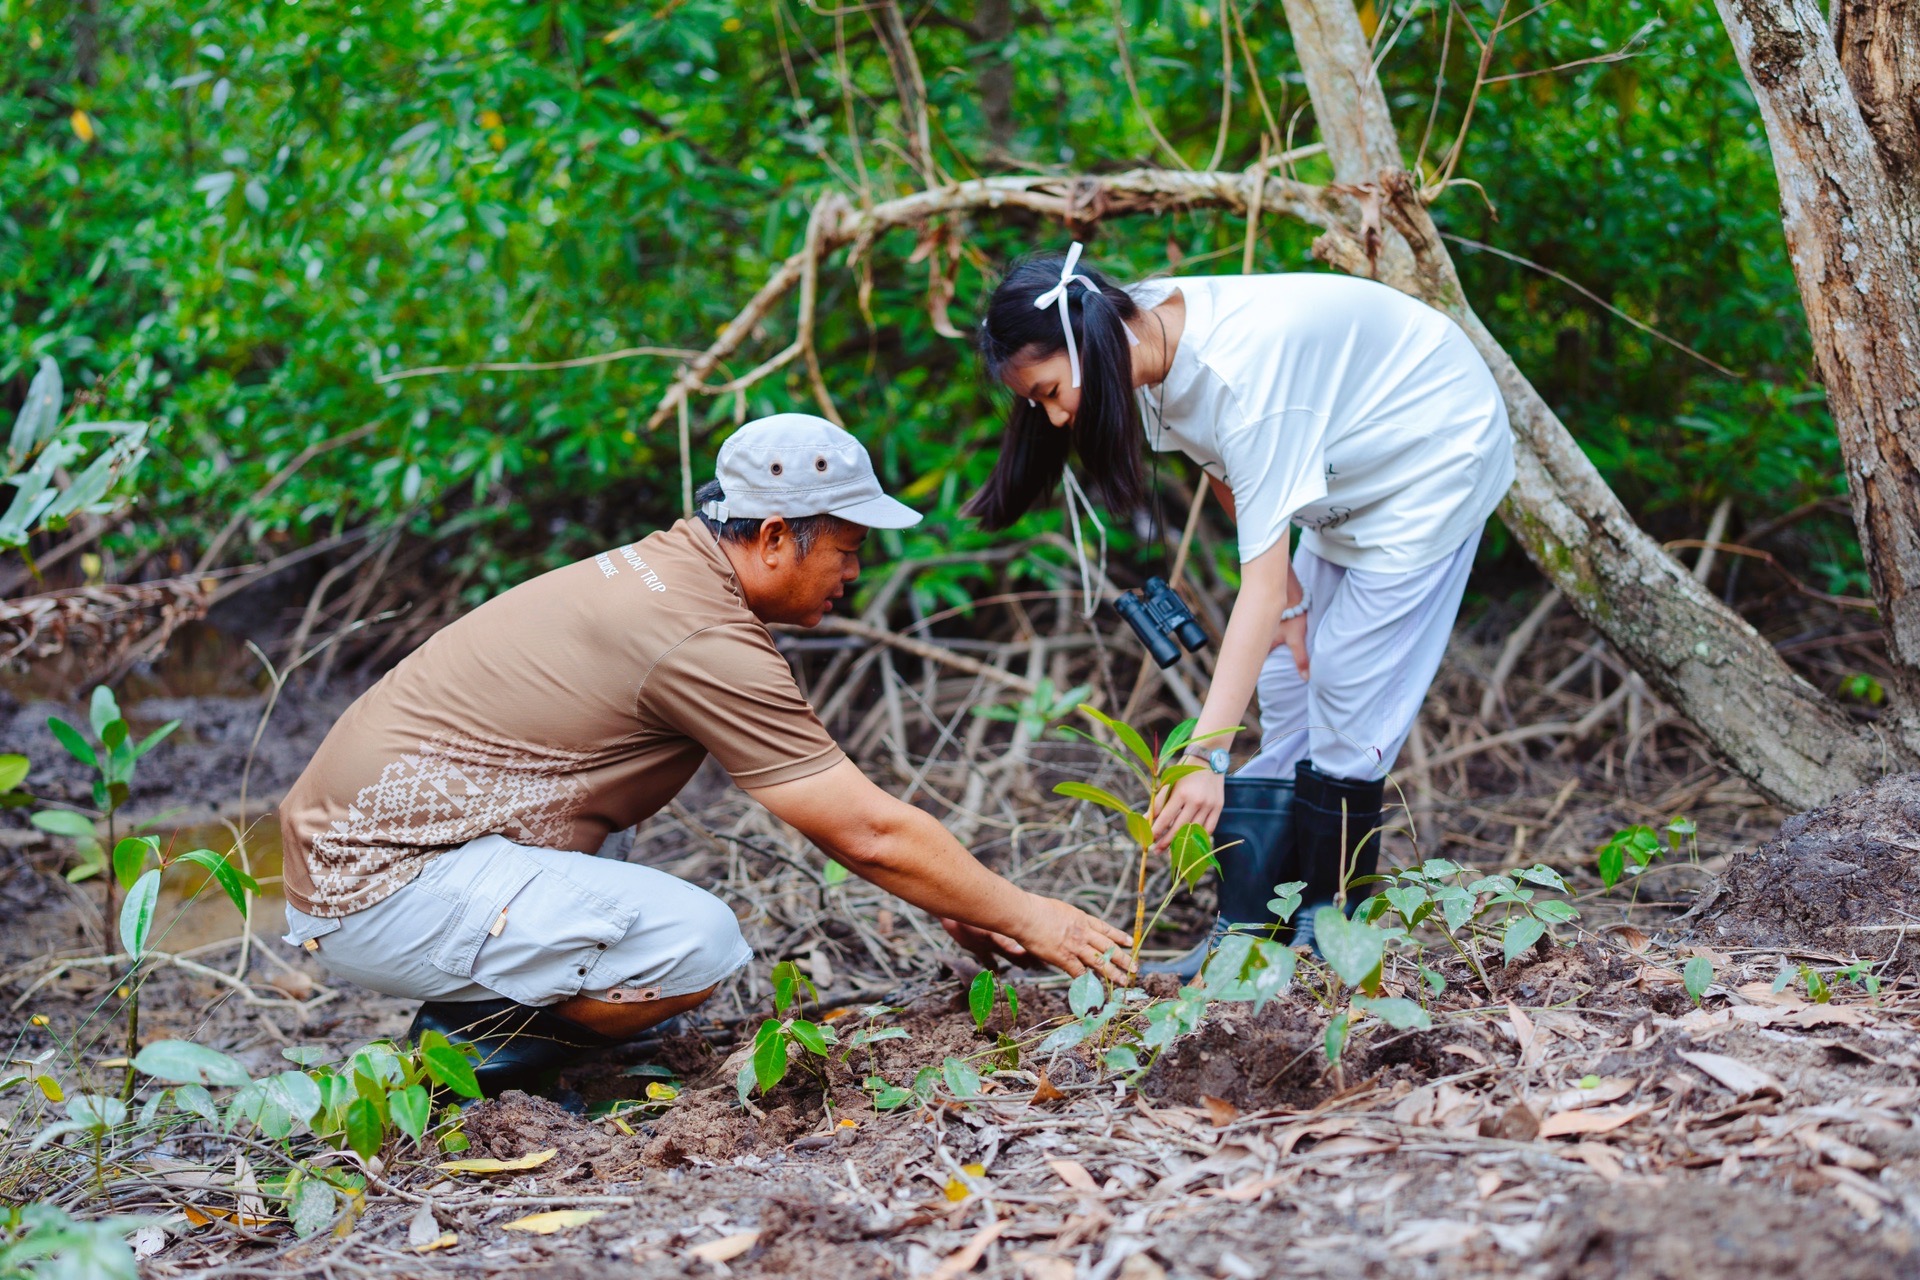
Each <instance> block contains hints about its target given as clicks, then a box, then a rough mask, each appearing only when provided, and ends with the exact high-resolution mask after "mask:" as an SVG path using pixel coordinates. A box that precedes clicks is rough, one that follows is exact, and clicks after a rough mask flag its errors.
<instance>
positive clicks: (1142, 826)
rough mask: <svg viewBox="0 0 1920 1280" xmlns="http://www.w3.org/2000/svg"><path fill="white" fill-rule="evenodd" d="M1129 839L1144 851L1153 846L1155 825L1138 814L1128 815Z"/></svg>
mask: <svg viewBox="0 0 1920 1280" xmlns="http://www.w3.org/2000/svg"><path fill="white" fill-rule="evenodd" d="M1127 837H1128V838H1129V839H1131V840H1132V841H1133V842H1134V843H1135V844H1137V845H1139V846H1140V847H1141V848H1142V849H1145V848H1148V847H1150V846H1151V845H1152V844H1153V824H1152V823H1151V822H1148V821H1147V820H1146V819H1145V818H1143V817H1141V816H1140V815H1139V814H1137V813H1129V814H1128V815H1127Z"/></svg>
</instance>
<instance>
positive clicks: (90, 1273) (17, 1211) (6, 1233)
mask: <svg viewBox="0 0 1920 1280" xmlns="http://www.w3.org/2000/svg"><path fill="white" fill-rule="evenodd" d="M137 1225H139V1223H138V1222H137V1221H136V1220H129V1219H120V1220H114V1221H105V1222H87V1221H84V1220H82V1219H79V1218H75V1217H72V1216H70V1215H69V1214H67V1213H66V1212H65V1211H64V1210H62V1209H59V1208H57V1207H55V1206H54V1205H50V1204H21V1205H9V1206H7V1208H6V1209H5V1210H4V1211H3V1212H0V1277H4V1278H5V1280H17V1278H19V1277H31V1278H32V1280H135V1277H136V1276H137V1275H138V1274H139V1266H138V1264H137V1263H136V1262H135V1260H134V1256H133V1250H132V1249H130V1248H128V1247H127V1241H126V1233H127V1232H128V1231H130V1230H132V1229H133V1228H134V1227H135V1226H137Z"/></svg>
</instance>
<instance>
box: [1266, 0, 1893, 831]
mask: <svg viewBox="0 0 1920 1280" xmlns="http://www.w3.org/2000/svg"><path fill="white" fill-rule="evenodd" d="M1721 2H1722V3H1723V4H1724V3H1727V0H1721ZM1285 7H1286V13H1287V22H1288V25H1289V26H1290V27H1291V28H1292V31H1293V38H1294V48H1295V50H1296V52H1297V53H1298V55H1299V58H1300V63H1301V67H1302V70H1303V71H1304V72H1305V76H1306V81H1307V90H1308V93H1309V94H1310V95H1311V96H1312V99H1313V107H1314V114H1315V117H1316V119H1317V123H1318V125H1319V129H1320V135H1321V138H1322V139H1323V140H1324V141H1325V142H1326V143H1327V146H1328V150H1329V152H1330V153H1331V155H1332V158H1333V164H1334V174H1335V176H1336V178H1337V179H1338V180H1339V181H1340V182H1341V183H1342V184H1345V185H1347V186H1349V187H1361V188H1365V189H1366V190H1367V191H1368V192H1369V194H1370V197H1371V198H1373V199H1377V200H1379V201H1380V202H1381V211H1382V213H1383V215H1384V218H1385V221H1386V223H1387V224H1388V225H1389V227H1390V228H1391V229H1390V230H1388V231H1387V232H1386V240H1387V243H1386V244H1385V245H1383V246H1381V247H1380V249H1379V251H1378V252H1377V253H1376V252H1375V251H1374V250H1373V249H1372V248H1371V247H1370V246H1366V245H1364V244H1362V243H1361V242H1360V241H1358V240H1357V239H1356V238H1354V237H1352V236H1351V235H1348V234H1345V233H1343V232H1339V231H1335V232H1332V233H1330V234H1328V235H1326V236H1323V237H1321V240H1320V242H1319V243H1318V244H1317V245H1316V252H1318V253H1319V254H1320V256H1322V257H1323V258H1325V259H1326V260H1328V261H1330V262H1332V263H1334V265H1336V266H1340V267H1342V268H1343V269H1346V270H1352V271H1360V272H1367V271H1370V270H1371V271H1376V272H1377V273H1378V274H1379V275H1380V276H1381V277H1382V278H1383V279H1386V280H1388V281H1389V282H1390V283H1392V284H1394V285H1396V286H1397V287H1399V288H1401V289H1403V290H1405V291H1407V292H1409V293H1412V294H1414V295H1415V296H1416V297H1420V298H1422V299H1424V300H1425V301H1427V302H1428V303H1430V304H1431V305H1433V306H1436V307H1438V308H1440V309H1441V310H1444V311H1446V312H1447V313H1448V314H1450V315H1452V316H1453V317H1454V318H1455V319H1456V320H1457V321H1459V323H1460V325H1461V327H1463V328H1464V329H1465V330H1466V331H1467V334H1468V336H1469V337H1471V338H1472V339H1473V342H1474V345H1475V346H1476V347H1478V348H1479V350H1480V353H1481V355H1482V356H1483V357H1485V359H1486V361H1487V364H1488V367H1489V368H1491V369H1492V371H1493V375H1494V377H1495V379H1496V380H1498V382H1499V383H1500V387H1501V389H1502V391H1503V392H1504V393H1505V395H1506V399H1507V408H1508V412H1509V414H1510V415H1511V417H1512V420H1513V428H1514V437H1515V444H1516V462H1517V465H1518V476H1517V478H1516V480H1515V482H1514V487H1513V490H1512V492H1511V493H1510V494H1509V495H1508V498H1507V501H1506V503H1505V505H1504V506H1503V507H1502V508H1501V514H1502V516H1503V518H1504V519H1505V520H1506V523H1507V526H1508V528H1510V529H1512V530H1513V532H1514V535H1515V536H1516V537H1517V538H1518V539H1519V540H1520V542H1521V544H1522V545H1523V546H1524V547H1525V548H1526V549H1527V553H1528V554H1529V555H1530V556H1531V557H1532V558H1533V561H1534V563H1535V564H1537V565H1538V566H1539V567H1540V569H1541V571H1542V572H1543V573H1545V574H1546V575H1547V577H1548V578H1550V579H1551V580H1552V581H1553V582H1554V583H1555V584H1556V585H1558V586H1559V587H1560V589H1561V590H1562V591H1563V592H1564V593H1565V594H1566V596H1567V598H1568V599H1569V600H1571V601H1573V602H1574V604H1575V606H1576V607H1577V608H1578V609H1579V610H1580V611H1581V613H1582V614H1583V615H1585V617H1586V618H1587V619H1588V620H1589V621H1590V622H1592V623H1593V625H1594V626H1595V627H1596V628H1597V629H1598V630H1599V631H1600V632H1601V634H1602V635H1604V636H1605V637H1606V638H1607V641H1608V643H1610V644H1611V645H1613V646H1614V647H1615V648H1616V649H1617V650H1618V651H1619V652H1620V653H1621V655H1622V656H1623V657H1625V658H1626V660H1627V661H1628V662H1629V663H1631V664H1632V666H1633V667H1634V669H1635V670H1636V671H1638V672H1639V673H1640V674H1641V675H1642V676H1643V677H1644V678H1645V679H1646V681H1647V683H1648V684H1649V685H1650V686H1651V687H1652V688H1653V689H1654V690H1655V691H1656V692H1657V693H1658V694H1659V696H1660V697H1661V698H1663V699H1665V700H1666V701H1667V702H1668V703H1669V704H1671V705H1672V706H1673V707H1674V709H1675V710H1677V711H1678V712H1680V714H1682V715H1684V716H1686V717H1687V718H1688V719H1689V720H1691V721H1692V722H1693V723H1694V724H1695V725H1696V726H1697V727H1698V728H1699V729H1700V731H1701V732H1702V733H1704V734H1705V735H1706V737H1707V738H1708V739H1709V740H1710V741H1711V742H1712V743H1713V744H1714V746H1715V747H1716V748H1717V749H1718V750H1719V751H1720V752H1721V753H1722V754H1724V755H1725V756H1726V758H1727V760H1728V762H1729V763H1730V764H1732V766H1733V767H1734V768H1735V769H1737V770H1738V771H1739V772H1740V773H1741V774H1742V775H1744V776H1745V777H1746V778H1748V779H1749V780H1750V781H1752V782H1753V783H1754V785H1755V786H1757V787H1759V788H1760V789H1761V790H1762V791H1764V792H1766V793H1767V794H1768V795H1771V796H1773V797H1774V798H1775V799H1778V800H1780V801H1781V802H1782V803H1785V804H1787V805H1790V806H1792V807H1795V808H1810V807H1812V806H1814V805H1817V804H1819V803H1821V802H1822V801H1824V800H1827V799H1829V798H1830V797H1832V796H1834V795H1836V794H1838V793H1840V792H1842V791H1846V790H1849V789H1851V788H1853V787H1856V786H1860V785H1863V784H1865V783H1866V782H1869V781H1871V780H1873V779H1874V778H1876V777H1878V776H1880V775H1881V774H1882V773H1884V772H1886V771H1887V770H1888V769H1889V768H1890V767H1897V766H1903V765H1904V766H1912V765H1913V764H1915V763H1916V762H1917V761H1920V757H1916V755H1915V754H1914V752H1913V751H1912V750H1911V749H1910V748H1908V747H1907V746H1906V744H1905V743H1900V742H1894V741H1890V740H1888V739H1887V738H1886V737H1885V735H1882V734H1880V733H1877V732H1875V731H1873V730H1872V729H1869V728H1866V727H1862V726H1860V725H1857V724H1856V723H1854V722H1853V721H1852V720H1851V719H1850V718H1849V717H1848V716H1847V715H1846V713H1845V712H1844V711H1842V710H1841V709H1840V708H1838V707H1837V706H1835V705H1834V704H1833V703H1832V702H1831V701H1830V700H1828V699H1827V698H1825V697H1824V696H1822V695H1821V694H1820V692H1819V691H1818V690H1816V689H1814V688H1813V687H1812V686H1811V685H1809V684H1808V683H1807V682H1806V681H1804V680H1802V679H1800V678H1799V677H1798V676H1796V675H1795V674H1794V673H1793V672H1792V671H1791V670H1790V669H1789V668H1788V667H1787V665H1786V663H1785V662H1784V661H1783V660H1782V659H1781V658H1780V656H1779V655H1778V654H1777V653H1775V652H1774V650H1773V647H1772V646H1771V645H1770V644H1768V643H1767V641H1766V640H1765V639H1764V638H1763V637H1761V636H1760V634H1759V633H1758V632H1756V631H1755V630H1754V629H1753V628H1752V627H1751V626H1749V625H1748V624H1747V623H1746V621H1745V620H1743V619H1742V618H1741V617H1740V616H1739V615H1738V614H1735V613H1734V612H1733V611H1732V610H1730V609H1728V608H1726V607H1725V606H1724V605H1722V604H1721V603H1720V602H1719V601H1718V600H1716V599H1715V598H1714V597H1713V596H1712V595H1711V594H1710V593H1709V592H1708V591H1707V590H1706V589H1705V588H1704V587H1703V586H1702V585H1701V584H1700V583H1698V582H1696V581H1695V580H1694V579H1693V577H1692V575H1691V574H1689V573H1688V572H1687V571H1686V570H1685V569H1683V568H1682V567H1681V566H1680V565H1679V564H1678V563H1676V562H1675V561H1674V560H1673V558H1672V557H1671V556H1669V555H1667V554H1666V553H1665V552H1664V551H1663V550H1661V548H1660V546H1659V545H1658V544H1657V543H1655V542H1654V541H1653V540H1652V539H1651V538H1649V537H1648V536H1647V535H1646V534H1645V533H1644V532H1642V531H1641V530H1640V528H1639V527H1638V526H1637V525H1635V524H1634V522H1633V519H1632V517H1631V516H1629V515H1628V513H1627V510H1626V508H1625V507H1624V506H1622V505H1621V503H1620V500H1619V499H1618V498H1616V497H1615V496H1614V495H1613V492H1612V491H1611V490H1610V489H1609V488H1608V487H1607V485H1606V482H1605V481H1604V480H1602V479H1601V478H1600V474H1599V472H1598V471H1596V470H1595V469H1594V467H1593V464H1592V463H1591V462H1589V461H1588V460H1587V456H1586V454H1585V453H1583V452H1582V451H1581V449H1580V446H1579V444H1578V443H1577V442H1576V441H1575V440H1574V439H1573V437H1572V435H1570V434H1569V433H1568V431H1567V429H1566V427H1565V426H1564V425H1563V424H1562V423H1561V421H1560V419H1559V418H1558V417H1557V416H1556V415H1555V414H1554V412H1553V410H1552V409H1551V408H1550V407H1549V406H1548V405H1547V403H1546V401H1545V400H1543V399H1542V398H1541V396H1540V393H1539V392H1538V391H1536V390H1535V389H1534V387H1533V385H1532V384H1531V383H1529V382H1528V381H1527V379H1526V377H1525V375H1523V374H1522V373H1521V372H1520V370H1519V368H1518V367H1517V366H1516V365H1515V364H1514V362H1513V360H1512V358H1511V357H1510V356H1508V355H1507V353H1506V351H1505V349H1504V348H1503V347H1501V345H1500V344H1499V342H1498V341H1497V340H1496V339H1495V338H1494V337H1493V335H1492V334H1491V333H1489V332H1488V330H1487V328H1486V326H1485V325H1484V324H1483V323H1481V321H1480V318H1479V317H1478V316H1477V315H1475V314H1474V311H1473V308H1472V307H1471V306H1469V305H1468V303H1467V300H1466V297H1465V294H1464V293H1463V292H1462V291H1461V288H1460V281H1459V277H1458V275H1457V274H1456V273H1455V271H1454V267H1453V262H1452V259H1451V258H1450V257H1448V255H1447V252H1446V250H1445V248H1444V247H1443V245H1442V244H1441V241H1440V238H1439V234H1438V232H1437V231H1436V229H1435V228H1434V225H1433V222H1432V219H1431V218H1430V217H1429V216H1428V214H1427V211H1426V208H1425V205H1424V204H1423V203H1422V201H1421V200H1420V199H1419V197H1418V194H1417V193H1416V192H1415V190H1414V188H1413V184H1412V182H1411V180H1410V178H1409V177H1408V175H1407V174H1406V172H1405V170H1404V167H1403V162H1402V160H1401V156H1400V150H1399V142H1398V139H1397V137H1396V136H1395V134H1394V131H1393V125H1392V120H1391V117H1390V115H1389V114H1388V111H1387V104H1386V99H1385V96H1384V95H1383V94H1382V92H1381V89H1380V82H1379V79H1378V77H1377V76H1376V75H1375V74H1374V71H1373V61H1372V57H1371V52H1370V49H1369V46H1368V43H1367V40H1366V37H1365V35H1364V34H1363V33H1362V31H1361V29H1360V23H1359V19H1358V18H1357V17H1356V16H1355V13H1354V9H1353V4H1352V0H1285ZM1829 57H1830V58H1831V51H1830V50H1829ZM1396 232H1397V234H1395V233H1396ZM1409 251H1410V252H1409ZM1883 278H1884V277H1883ZM1914 349H1916V350H1920V347H1916V348H1914ZM1905 465H1906V468H1907V470H1906V472H1905V475H1906V478H1907V479H1908V480H1909V481H1910V480H1911V478H1912V476H1913V474H1914V473H1913V470H1912V463H1911V462H1907V463H1906V464H1905ZM1916 639H1917V640H1920V637H1916Z"/></svg>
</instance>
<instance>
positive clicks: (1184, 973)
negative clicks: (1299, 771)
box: [1140, 778, 1298, 981]
mask: <svg viewBox="0 0 1920 1280" xmlns="http://www.w3.org/2000/svg"><path fill="white" fill-rule="evenodd" d="M1293 785H1294V784H1293V779H1291V778H1228V779H1227V800H1226V805H1225V807H1224V808H1222V809H1221V810H1220V821H1219V822H1218V823H1216V824H1214V828H1213V849H1214V857H1215V858H1216V859H1217V860H1218V861H1219V863H1220V913H1219V914H1218V915H1217V916H1215V917H1214V921H1213V928H1211V929H1209V930H1208V931H1207V936H1206V937H1205V938H1203V939H1201V940H1200V942H1199V943H1198V944H1197V945H1195V947H1194V948H1193V950H1191V951H1189V952H1187V953H1186V954H1185V955H1183V956H1179V957H1176V958H1175V959H1172V960H1160V961H1155V962H1154V963H1152V964H1143V965H1141V966H1140V972H1141V973H1143V974H1145V973H1171V974H1174V975H1176V976H1178V977H1180V978H1182V979H1186V980H1188V981H1191V980H1192V979H1193V978H1194V977H1195V976H1196V975H1198V974H1199V972H1200V967H1201V966H1202V965H1204V964H1205V963H1206V962H1207V957H1208V956H1209V955H1210V954H1212V952H1213V949H1214V948H1215V947H1217V946H1219V945H1220V940H1221V939H1222V938H1224V937H1226V936H1227V933H1228V932H1229V931H1230V930H1234V929H1239V930H1242V931H1247V930H1254V931H1258V932H1259V933H1261V934H1263V935H1264V934H1265V933H1266V932H1267V931H1268V930H1269V929H1271V928H1272V927H1273V926H1274V925H1275V924H1277V923H1278V918H1277V917H1276V916H1275V915H1274V914H1273V912H1272V911H1271V910H1270V909H1268V907H1267V903H1268V902H1270V901H1272V900H1273V887H1274V886H1275V885H1277V884H1284V883H1285V882H1286V881H1288V880H1293V879H1297V878H1298V877H1297V876H1296V875H1295V873H1294V872H1293V869H1292V866H1293Z"/></svg>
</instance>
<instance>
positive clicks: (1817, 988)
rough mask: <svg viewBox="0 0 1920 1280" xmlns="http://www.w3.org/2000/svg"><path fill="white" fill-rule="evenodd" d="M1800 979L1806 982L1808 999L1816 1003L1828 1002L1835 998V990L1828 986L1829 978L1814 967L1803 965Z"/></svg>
mask: <svg viewBox="0 0 1920 1280" xmlns="http://www.w3.org/2000/svg"><path fill="white" fill-rule="evenodd" d="M1800 980H1801V981H1802V982H1804V983H1806V986H1807V999H1809V1000H1811V1001H1813V1002H1814V1003H1815V1004H1826V1003H1827V1002H1828V1001H1830V1000H1832V999H1833V991H1832V989H1831V988H1829V987H1828V986H1827V980H1826V979H1825V978H1823V977H1821V976H1820V974H1819V973H1818V972H1817V971H1815V970H1814V969H1811V968H1809V967H1808V966H1806V965H1801V966H1800Z"/></svg>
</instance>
